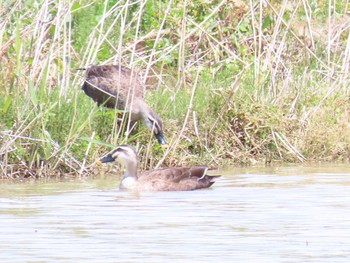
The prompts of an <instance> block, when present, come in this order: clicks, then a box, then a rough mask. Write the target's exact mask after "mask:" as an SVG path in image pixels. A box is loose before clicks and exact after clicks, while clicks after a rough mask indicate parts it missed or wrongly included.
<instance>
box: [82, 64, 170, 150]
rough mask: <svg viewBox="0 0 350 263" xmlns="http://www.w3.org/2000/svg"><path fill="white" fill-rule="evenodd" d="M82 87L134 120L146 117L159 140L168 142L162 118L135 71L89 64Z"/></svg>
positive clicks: (96, 98)
mask: <svg viewBox="0 0 350 263" xmlns="http://www.w3.org/2000/svg"><path fill="white" fill-rule="evenodd" d="M82 89H83V91H84V92H85V94H86V95H88V96H89V97H91V98H92V99H93V100H94V101H96V102H97V104H98V105H103V106H105V107H108V108H112V109H118V110H125V111H127V112H128V113H129V117H130V120H131V121H132V122H134V121H138V120H140V119H143V120H144V122H145V123H146V125H147V127H148V129H150V130H151V131H152V132H153V134H154V136H155V137H156V138H157V140H158V142H159V143H160V144H166V141H165V139H164V135H163V124H162V120H161V118H160V117H159V116H158V114H157V113H155V112H154V111H152V109H151V108H150V107H149V106H148V105H147V103H146V102H145V101H144V97H145V88H144V86H143V85H142V83H141V81H140V79H139V77H138V75H137V73H136V72H133V71H132V70H131V69H129V68H127V67H124V66H118V65H102V66H93V65H90V66H88V68H87V69H86V80H85V82H84V84H83V86H82Z"/></svg>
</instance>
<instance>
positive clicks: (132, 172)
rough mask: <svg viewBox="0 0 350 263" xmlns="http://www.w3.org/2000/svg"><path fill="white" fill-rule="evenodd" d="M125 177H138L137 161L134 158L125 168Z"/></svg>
mask: <svg viewBox="0 0 350 263" xmlns="http://www.w3.org/2000/svg"><path fill="white" fill-rule="evenodd" d="M123 177H124V178H130V177H131V178H135V179H137V161H135V160H133V161H130V162H129V163H128V164H127V165H126V170H125V174H124V176H123Z"/></svg>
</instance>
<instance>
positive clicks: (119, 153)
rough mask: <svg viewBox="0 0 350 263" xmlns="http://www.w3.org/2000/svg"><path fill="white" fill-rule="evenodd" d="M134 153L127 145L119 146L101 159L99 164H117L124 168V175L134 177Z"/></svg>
mask: <svg viewBox="0 0 350 263" xmlns="http://www.w3.org/2000/svg"><path fill="white" fill-rule="evenodd" d="M136 156H137V155H136V151H135V150H134V149H133V148H132V147H131V146H128V145H120V146H118V147H116V148H115V149H114V150H112V151H111V152H110V153H109V154H108V155H106V156H105V157H103V158H101V159H100V160H99V161H100V162H101V163H108V162H114V161H115V162H118V163H120V164H121V165H123V166H125V167H126V173H127V175H129V176H136V173H137V157H136Z"/></svg>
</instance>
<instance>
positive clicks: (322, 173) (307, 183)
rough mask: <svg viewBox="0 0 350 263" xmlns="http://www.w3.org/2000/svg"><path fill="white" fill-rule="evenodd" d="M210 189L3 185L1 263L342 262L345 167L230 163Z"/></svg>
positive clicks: (349, 171)
mask: <svg viewBox="0 0 350 263" xmlns="http://www.w3.org/2000/svg"><path fill="white" fill-rule="evenodd" d="M222 174H223V178H222V179H220V180H219V181H217V182H216V183H215V184H214V186H213V187H212V188H210V189H208V190H198V191H190V192H156V193H140V194H135V193H129V192H120V191H118V183H119V182H118V180H119V178H118V177H117V176H115V177H114V176H111V177H106V178H94V179H93V178H80V179H66V180H61V181H57V180H46V181H35V182H26V183H14V182H7V181H2V184H1V190H0V222H1V224H0V262H350V167H349V166H319V167H278V168H276V167H274V168H261V167H260V168H252V167H250V168H234V169H232V170H231V171H222Z"/></svg>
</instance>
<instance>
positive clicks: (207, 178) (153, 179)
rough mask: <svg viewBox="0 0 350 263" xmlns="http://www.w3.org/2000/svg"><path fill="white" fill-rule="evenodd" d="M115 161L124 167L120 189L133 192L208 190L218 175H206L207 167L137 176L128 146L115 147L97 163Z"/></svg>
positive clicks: (176, 168)
mask: <svg viewBox="0 0 350 263" xmlns="http://www.w3.org/2000/svg"><path fill="white" fill-rule="evenodd" d="M113 161H116V162H118V163H120V164H121V165H123V166H125V167H126V171H125V173H124V175H123V177H122V179H121V182H120V189H125V190H134V191H189V190H196V189H201V188H208V187H210V186H211V185H212V184H214V182H215V179H216V178H218V177H220V175H207V174H206V172H207V170H208V167H206V166H198V167H191V168H184V167H171V168H163V169H156V170H150V171H146V172H144V173H142V174H141V176H139V177H138V176H137V156H136V152H135V150H134V149H133V148H132V147H130V146H128V145H121V146H117V148H115V149H114V150H112V151H111V152H110V153H109V154H108V155H107V156H105V157H104V158H102V159H100V160H99V161H98V162H102V163H107V162H113Z"/></svg>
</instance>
